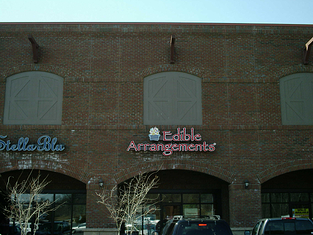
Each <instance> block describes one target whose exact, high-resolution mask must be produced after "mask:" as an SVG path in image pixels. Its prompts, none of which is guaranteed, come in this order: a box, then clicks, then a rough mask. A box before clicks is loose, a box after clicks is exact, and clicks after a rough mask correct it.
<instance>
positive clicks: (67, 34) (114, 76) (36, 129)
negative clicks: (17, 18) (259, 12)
mask: <svg viewBox="0 0 313 235" xmlns="http://www.w3.org/2000/svg"><path fill="white" fill-rule="evenodd" d="M28 34H32V35H33V37H34V38H35V40H36V41H37V43H38V44H39V46H40V48H39V63H37V64H35V63H33V60H32V56H33V55H32V50H31V44H30V42H29V41H28V38H27V36H28ZM171 35H175V38H176V41H175V54H174V60H175V63H174V64H170V44H169V40H170V37H171ZM312 36H313V27H311V26H302V25H240V24H239V25H235V24H229V25H227V24H225V25H223V24H122V23H121V24H79V23H77V24H75V23H72V24H65V23H64V24H48V23H43V24H39V23H38V24H0V91H1V93H0V134H1V135H7V136H8V137H9V138H10V140H11V141H12V142H14V141H17V140H18V139H19V138H20V137H21V136H28V137H29V138H30V139H32V140H34V141H35V140H36V139H37V138H38V137H39V136H40V135H50V136H56V137H58V140H59V141H60V142H62V143H65V144H66V146H67V148H66V150H65V151H64V152H62V153H58V154H49V153H26V154H21V153H17V152H0V156H2V157H1V159H0V162H1V164H0V173H3V172H8V171H11V170H16V169H31V168H36V169H42V170H48V171H53V172H58V173H61V174H64V175H67V176H71V177H73V178H75V179H77V180H79V181H81V182H83V183H85V184H86V190H87V212H86V213H87V226H89V227H94V228H97V227H105V226H108V225H107V224H108V223H109V219H108V218H107V215H106V212H105V210H103V209H101V208H99V206H98V205H97V203H96V202H95V201H96V197H95V194H94V192H95V190H97V189H98V185H97V182H98V179H100V178H102V179H103V180H104V182H105V184H106V187H108V188H110V187H111V186H112V185H114V184H115V183H116V182H117V183H121V182H123V181H125V180H127V179H129V178H131V177H134V176H136V175H137V174H138V173H143V172H150V171H154V170H158V168H159V166H162V170H170V169H181V170H190V171H197V172H202V173H205V174H208V175H211V176H214V177H217V178H219V179H220V180H223V181H224V182H226V183H227V184H228V185H229V186H228V190H229V202H227V203H229V206H227V208H226V209H224V210H226V211H227V212H226V213H224V214H226V215H227V214H229V216H227V217H228V218H227V220H228V221H229V222H230V224H231V226H232V227H249V226H252V225H253V224H254V223H255V222H256V220H257V219H259V218H260V217H261V188H262V183H264V182H266V181H268V180H270V179H271V178H273V177H276V176H280V175H282V174H284V173H288V172H292V171H295V170H304V169H313V155H312V150H313V137H312V133H313V127H312V126H285V125H282V122H281V103H280V91H279V80H280V79H281V78H282V77H285V76H287V75H290V74H294V73H304V72H305V73H312V72H313V67H312V63H313V58H310V59H309V61H310V63H309V65H303V63H302V57H303V54H302V53H303V47H304V45H305V43H306V42H307V41H308V40H309V39H310V38H311V37H312ZM26 71H43V72H49V73H53V74H56V75H58V76H60V77H62V78H64V84H63V109H62V125H55V126H54V125H3V124H2V123H3V115H4V114H3V112H4V100H5V86H6V78H7V77H9V76H11V75H13V74H17V73H21V72H26ZM167 71H177V72H184V73H188V74H192V75H195V76H197V77H200V78H201V79H202V117H203V124H202V125H201V126H194V128H195V130H196V131H197V133H201V135H202V137H203V140H207V141H211V142H216V143H217V147H216V151H215V152H212V153H184V154H181V153H173V154H172V155H171V156H167V157H166V156H163V155H162V154H161V153H159V152H158V153H153V154H147V153H143V152H139V153H136V152H134V151H129V152H127V151H126V148H127V146H128V145H129V142H130V141H131V140H135V141H136V142H138V143H139V142H145V141H147V135H148V133H149V129H150V128H151V126H146V125H143V80H144V78H145V77H147V76H149V75H152V74H155V73H160V72H167ZM181 127H183V126H181ZM186 127H187V129H188V128H189V129H190V128H191V127H192V126H186ZM158 128H159V129H160V130H171V131H172V132H175V130H176V128H177V126H158ZM244 180H249V182H250V186H249V188H248V189H244V185H243V182H244ZM312 189H313V187H312Z"/></svg>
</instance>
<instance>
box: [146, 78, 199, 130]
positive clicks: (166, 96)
mask: <svg viewBox="0 0 313 235" xmlns="http://www.w3.org/2000/svg"><path fill="white" fill-rule="evenodd" d="M144 124H145V125H202V104H201V79H200V78H198V77H196V76H193V75H190V74H186V73H181V72H163V73H158V74H154V75H151V76H148V77H146V78H145V79H144Z"/></svg>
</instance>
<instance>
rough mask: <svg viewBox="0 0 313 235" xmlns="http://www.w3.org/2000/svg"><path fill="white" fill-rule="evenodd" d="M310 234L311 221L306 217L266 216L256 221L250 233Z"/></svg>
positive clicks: (312, 224)
mask: <svg viewBox="0 0 313 235" xmlns="http://www.w3.org/2000/svg"><path fill="white" fill-rule="evenodd" d="M265 234H266V235H270V234H282V235H297V234H301V235H312V234H313V222H312V221H311V220H310V219H306V218H293V217H291V218H290V217H287V218H267V219H261V220H259V221H258V222H257V224H256V225H255V226H254V228H253V230H252V235H265Z"/></svg>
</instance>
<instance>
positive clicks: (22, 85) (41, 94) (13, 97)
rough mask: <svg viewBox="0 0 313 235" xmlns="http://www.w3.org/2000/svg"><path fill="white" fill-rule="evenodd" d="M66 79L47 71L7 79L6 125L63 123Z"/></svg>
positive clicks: (17, 75)
mask: <svg viewBox="0 0 313 235" xmlns="http://www.w3.org/2000/svg"><path fill="white" fill-rule="evenodd" d="M62 99H63V79H62V78H61V77H59V76H57V75H54V74H50V73H45V72H25V73H20V74H16V75H13V76H11V77H9V78H7V84H6V97H5V110H4V124H16V125H18V124H33V125H36V124H42V125H55V124H59V125H60V124H61V118H62Z"/></svg>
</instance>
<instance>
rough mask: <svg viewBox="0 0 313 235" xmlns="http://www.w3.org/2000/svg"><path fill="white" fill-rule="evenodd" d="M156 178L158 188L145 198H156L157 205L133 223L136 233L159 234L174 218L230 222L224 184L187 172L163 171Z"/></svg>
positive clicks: (207, 176)
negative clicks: (215, 218) (212, 217)
mask: <svg viewBox="0 0 313 235" xmlns="http://www.w3.org/2000/svg"><path fill="white" fill-rule="evenodd" d="M156 175H157V176H158V177H159V184H158V187H157V188H154V189H152V190H150V192H149V193H148V195H147V197H148V198H151V199H156V198H157V199H156V200H157V203H156V204H155V205H153V206H154V207H155V209H154V210H153V211H152V212H151V213H149V214H148V215H146V216H145V217H142V218H140V220H138V221H136V224H135V226H136V230H139V234H152V233H153V232H154V231H158V232H159V231H160V230H162V228H163V226H164V224H165V223H166V221H167V220H168V219H171V218H172V217H173V216H175V215H184V216H185V217H196V218H199V217H202V218H204V217H206V216H210V215H220V216H221V217H222V218H223V219H225V220H226V221H229V203H228V202H229V196H228V183H227V182H225V181H223V180H221V179H218V178H216V177H214V176H211V175H207V174H204V173H201V172H196V171H188V170H162V171H158V172H156ZM122 184H123V183H121V184H120V185H122ZM138 213H140V212H138Z"/></svg>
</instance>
